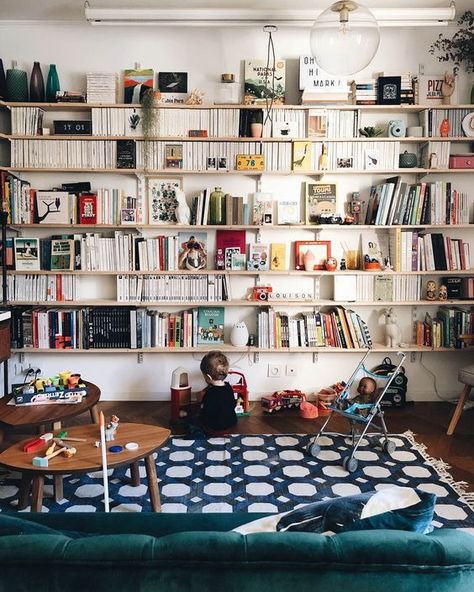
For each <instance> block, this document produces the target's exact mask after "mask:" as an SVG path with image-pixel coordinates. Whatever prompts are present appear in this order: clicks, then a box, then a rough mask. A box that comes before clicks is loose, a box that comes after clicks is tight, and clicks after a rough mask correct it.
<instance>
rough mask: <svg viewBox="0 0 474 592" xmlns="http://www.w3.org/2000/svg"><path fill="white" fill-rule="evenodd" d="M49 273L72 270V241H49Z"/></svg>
mask: <svg viewBox="0 0 474 592" xmlns="http://www.w3.org/2000/svg"><path fill="white" fill-rule="evenodd" d="M50 269H51V271H62V270H73V269H74V241H73V240H62V239H52V240H51V265H50Z"/></svg>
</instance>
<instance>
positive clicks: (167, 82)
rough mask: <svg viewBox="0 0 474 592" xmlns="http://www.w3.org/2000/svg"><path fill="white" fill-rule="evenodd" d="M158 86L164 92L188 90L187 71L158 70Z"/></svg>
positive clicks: (184, 91)
mask: <svg viewBox="0 0 474 592" xmlns="http://www.w3.org/2000/svg"><path fill="white" fill-rule="evenodd" d="M158 88H159V90H160V92H161V93H162V94H167V93H171V94H180V93H187V92H188V73H187V72H158Z"/></svg>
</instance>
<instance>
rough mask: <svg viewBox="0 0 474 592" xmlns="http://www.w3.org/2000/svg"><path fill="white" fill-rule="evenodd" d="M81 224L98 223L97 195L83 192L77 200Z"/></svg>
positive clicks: (78, 216)
mask: <svg viewBox="0 0 474 592" xmlns="http://www.w3.org/2000/svg"><path fill="white" fill-rule="evenodd" d="M77 209H78V213H77V218H78V222H79V224H97V195H95V193H81V194H80V195H79V198H78V201H77Z"/></svg>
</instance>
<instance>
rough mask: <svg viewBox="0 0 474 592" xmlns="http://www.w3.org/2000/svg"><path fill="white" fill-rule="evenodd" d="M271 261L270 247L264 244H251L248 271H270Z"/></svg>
mask: <svg viewBox="0 0 474 592" xmlns="http://www.w3.org/2000/svg"><path fill="white" fill-rule="evenodd" d="M269 259H270V249H269V245H265V244H263V243H250V244H249V258H248V260H247V269H248V271H268V270H269V269H270V266H269Z"/></svg>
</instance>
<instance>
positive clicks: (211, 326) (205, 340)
mask: <svg viewBox="0 0 474 592" xmlns="http://www.w3.org/2000/svg"><path fill="white" fill-rule="evenodd" d="M197 343H198V345H213V346H214V345H222V344H223V343H224V308H222V307H218V306H214V307H204V306H200V307H199V308H198V335H197Z"/></svg>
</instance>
